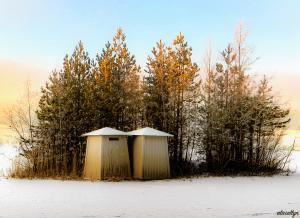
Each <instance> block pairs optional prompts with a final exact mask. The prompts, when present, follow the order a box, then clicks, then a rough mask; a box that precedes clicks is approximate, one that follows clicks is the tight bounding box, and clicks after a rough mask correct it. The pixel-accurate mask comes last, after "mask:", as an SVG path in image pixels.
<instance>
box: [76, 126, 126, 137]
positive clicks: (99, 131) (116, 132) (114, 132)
mask: <svg viewBox="0 0 300 218" xmlns="http://www.w3.org/2000/svg"><path fill="white" fill-rule="evenodd" d="M97 135H108V136H112V135H119V136H123V135H124V136H127V135H128V134H127V133H126V132H123V131H120V130H116V129H113V128H110V127H104V128H102V129H97V130H95V131H92V132H88V133H85V134H83V135H82V136H97Z"/></svg>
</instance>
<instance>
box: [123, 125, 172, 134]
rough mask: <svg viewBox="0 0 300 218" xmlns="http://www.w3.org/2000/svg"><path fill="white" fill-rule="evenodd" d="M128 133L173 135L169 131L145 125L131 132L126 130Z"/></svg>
mask: <svg viewBox="0 0 300 218" xmlns="http://www.w3.org/2000/svg"><path fill="white" fill-rule="evenodd" d="M128 135H144V136H173V135H171V134H169V133H166V132H162V131H159V130H156V129H153V128H150V127H145V128H142V129H137V130H134V131H131V132H128Z"/></svg>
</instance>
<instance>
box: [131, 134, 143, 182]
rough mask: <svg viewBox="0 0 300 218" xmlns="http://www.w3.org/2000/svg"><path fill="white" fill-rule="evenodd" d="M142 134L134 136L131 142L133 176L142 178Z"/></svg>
mask: <svg viewBox="0 0 300 218" xmlns="http://www.w3.org/2000/svg"><path fill="white" fill-rule="evenodd" d="M143 141H144V136H136V137H135V139H134V142H133V178H135V179H143Z"/></svg>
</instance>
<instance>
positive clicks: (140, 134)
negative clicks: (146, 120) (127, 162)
mask: <svg viewBox="0 0 300 218" xmlns="http://www.w3.org/2000/svg"><path fill="white" fill-rule="evenodd" d="M128 135H130V136H132V142H131V143H130V144H129V146H130V150H132V154H131V156H132V158H131V159H132V167H133V171H132V174H133V178H135V179H165V178H169V177H170V164H169V152H168V141H167V137H170V136H173V135H171V134H168V133H165V132H162V131H158V130H156V129H152V128H149V127H146V128H143V129H138V130H135V131H131V132H129V133H128Z"/></svg>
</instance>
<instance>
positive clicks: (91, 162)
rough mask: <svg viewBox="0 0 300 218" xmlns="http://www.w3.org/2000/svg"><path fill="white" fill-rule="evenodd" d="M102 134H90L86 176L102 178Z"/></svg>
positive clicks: (94, 178)
mask: <svg viewBox="0 0 300 218" xmlns="http://www.w3.org/2000/svg"><path fill="white" fill-rule="evenodd" d="M101 138H102V137H101V136H88V138H87V150H86V156H85V165H84V178H85V179H91V180H97V179H100V177H101V175H100V163H101V160H100V159H101Z"/></svg>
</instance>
